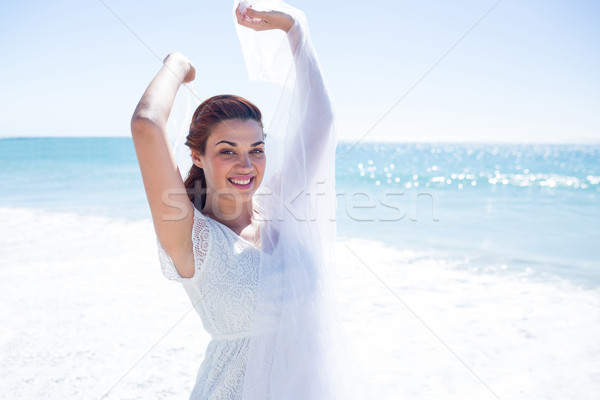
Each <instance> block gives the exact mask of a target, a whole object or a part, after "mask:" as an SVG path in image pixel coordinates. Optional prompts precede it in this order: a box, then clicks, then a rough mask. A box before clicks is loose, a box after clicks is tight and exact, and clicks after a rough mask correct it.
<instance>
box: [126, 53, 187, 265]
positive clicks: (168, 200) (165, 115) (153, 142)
mask: <svg viewBox="0 0 600 400" xmlns="http://www.w3.org/2000/svg"><path fill="white" fill-rule="evenodd" d="M194 77H195V69H194V66H193V65H192V63H191V62H190V61H189V60H188V59H187V58H186V57H185V56H183V55H182V54H180V53H171V54H169V55H168V56H167V58H166V59H165V61H164V63H163V66H162V68H161V69H160V71H159V72H158V73H157V74H156V76H155V77H154V79H153V80H152V82H151V83H150V85H148V88H147V89H146V91H145V92H144V95H143V96H142V98H141V100H140V101H139V103H138V105H137V107H136V109H135V112H134V113H133V117H132V118H131V135H132V137H133V143H134V146H135V152H136V155H137V159H138V163H139V165H140V170H141V173H142V179H143V181H144V188H145V190H146V197H147V198H148V204H149V205H150V211H151V213H152V221H153V223H154V230H155V231H156V236H157V238H158V240H159V242H160V244H161V246H162V247H163V249H164V250H165V251H166V253H167V254H168V255H169V256H170V257H171V259H172V260H173V263H174V264H175V265H176V268H177V271H178V272H179V274H180V275H181V276H182V277H191V276H193V275H194V256H193V249H192V238H191V233H192V226H193V222H194V209H193V206H192V204H191V202H190V201H189V198H188V196H187V194H186V191H185V186H184V184H183V180H182V179H181V175H180V173H179V169H178V168H177V163H176V162H175V158H174V156H173V151H172V150H171V147H170V145H169V141H168V138H167V120H168V119H169V114H170V113H171V108H172V107H173V101H174V100H175V95H176V94H177V90H178V89H179V86H180V85H181V84H182V83H186V82H190V81H192V80H193V79H194Z"/></svg>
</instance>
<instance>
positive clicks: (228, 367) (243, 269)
mask: <svg viewBox="0 0 600 400" xmlns="http://www.w3.org/2000/svg"><path fill="white" fill-rule="evenodd" d="M192 241H193V245H194V257H195V274H194V276H193V277H191V278H182V277H181V276H180V275H179V273H178V272H177V270H176V268H175V265H174V264H173V261H172V260H171V258H170V257H169V256H168V255H167V253H166V252H165V251H164V250H163V249H162V247H161V246H160V244H159V245H158V248H159V259H160V264H161V268H162V271H163V274H164V275H165V276H166V277H167V278H169V279H172V280H175V281H179V282H181V283H182V284H183V286H184V288H185V290H186V292H187V294H188V296H189V297H190V300H191V302H192V304H193V305H194V308H195V309H196V311H197V312H198V314H199V315H200V318H201V319H202V324H203V326H204V329H205V330H206V331H207V332H208V333H209V334H210V335H211V338H212V340H211V341H210V343H209V345H208V347H207V349H206V354H205V358H204V361H203V362H202V364H201V366H200V369H199V371H198V376H197V380H196V385H195V387H194V390H193V392H192V395H191V397H190V399H203V400H204V399H232V400H233V399H240V398H241V395H242V392H243V384H244V376H245V369H246V365H247V361H248V360H247V358H248V344H249V340H250V338H251V337H252V336H253V335H259V334H263V333H264V331H259V330H257V329H255V328H256V327H255V323H254V322H255V321H254V319H255V304H256V289H257V285H258V280H259V268H260V265H261V262H260V260H261V253H262V252H261V251H260V250H259V249H257V248H256V247H254V245H252V244H251V243H249V242H248V241H246V240H244V239H243V238H241V237H240V236H238V235H237V234H236V233H235V232H233V231H232V230H231V229H229V228H228V227H227V226H225V225H223V224H221V223H219V222H217V221H215V220H213V219H211V218H209V217H207V216H204V215H203V214H202V213H201V212H200V211H198V210H197V209H194V225H193V230H192ZM262 257H269V256H268V255H267V254H265V253H262ZM263 265H265V264H264V260H263ZM273 265H274V266H276V265H277V263H274V264H273ZM274 277H276V273H274ZM276 310H277V307H274V308H273V314H272V315H270V316H269V315H263V317H265V318H268V319H271V320H272V321H273V324H275V322H276V321H277V317H278V313H277V311H276ZM262 326H265V325H262ZM263 329H264V328H263Z"/></svg>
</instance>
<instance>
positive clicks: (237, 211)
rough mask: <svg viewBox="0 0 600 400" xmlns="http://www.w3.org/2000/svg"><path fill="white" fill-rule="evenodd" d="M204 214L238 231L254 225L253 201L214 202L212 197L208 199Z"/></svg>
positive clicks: (224, 200) (222, 200) (203, 209)
mask: <svg viewBox="0 0 600 400" xmlns="http://www.w3.org/2000/svg"><path fill="white" fill-rule="evenodd" d="M202 214H204V215H206V216H209V217H210V218H212V219H214V220H216V221H218V222H220V223H222V224H223V225H226V226H228V227H229V228H231V229H232V230H234V231H237V230H238V229H239V230H241V229H243V228H244V227H246V226H248V225H250V224H251V223H252V216H253V215H254V209H253V204H252V199H250V200H248V201H246V202H243V203H242V202H239V201H237V202H236V201H233V200H227V199H221V201H212V199H211V198H210V197H207V198H206V204H205V205H204V208H202ZM240 228H241V229H240Z"/></svg>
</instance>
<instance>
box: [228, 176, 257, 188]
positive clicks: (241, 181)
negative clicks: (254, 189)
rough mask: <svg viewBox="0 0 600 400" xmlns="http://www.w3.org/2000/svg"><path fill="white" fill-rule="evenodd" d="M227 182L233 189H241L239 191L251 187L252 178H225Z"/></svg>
mask: <svg viewBox="0 0 600 400" xmlns="http://www.w3.org/2000/svg"><path fill="white" fill-rule="evenodd" d="M227 180H228V181H229V182H230V183H231V184H232V185H233V186H235V187H238V188H241V189H247V188H249V187H250V186H252V181H254V177H253V176H250V177H241V176H238V177H235V178H227Z"/></svg>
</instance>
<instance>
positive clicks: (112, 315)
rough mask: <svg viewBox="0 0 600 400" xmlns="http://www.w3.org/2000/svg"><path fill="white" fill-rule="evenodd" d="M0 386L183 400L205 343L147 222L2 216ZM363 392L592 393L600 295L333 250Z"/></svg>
mask: <svg viewBox="0 0 600 400" xmlns="http://www.w3.org/2000/svg"><path fill="white" fill-rule="evenodd" d="M0 219H1V220H2V221H3V224H2V230H1V231H0V260H1V261H0V324H1V325H2V327H3V329H2V333H1V336H0V371H1V372H0V380H1V381H2V382H3V395H8V396H9V397H10V398H11V399H30V398H39V397H44V398H48V399H64V398H102V397H103V396H104V395H106V397H105V398H107V399H111V398H113V399H123V398H128V399H145V398H157V399H170V398H185V397H186V396H188V395H189V393H190V392H191V388H192V385H193V384H194V381H195V374H196V371H197V368H198V366H199V364H200V362H201V360H202V357H203V354H204V353H203V352H204V348H205V346H206V344H207V343H208V340H209V336H208V335H207V334H206V333H205V332H204V331H203V329H202V326H201V323H200V319H199V317H198V316H197V315H195V312H194V311H193V310H192V307H191V305H190V303H189V300H188V298H187V296H186V295H185V292H184V290H183V289H182V288H181V287H180V286H179V285H178V284H175V283H172V282H169V281H167V280H166V279H164V278H163V277H162V276H161V273H160V268H159V266H158V261H157V252H156V245H155V236H154V232H153V228H152V224H151V221H150V220H148V219H141V220H121V219H112V218H105V217H92V216H82V215H77V214H70V213H58V212H48V211H41V210H35V209H18V208H0ZM336 254H337V265H336V268H335V270H336V271H337V276H338V281H337V282H338V285H337V288H338V293H339V296H340V300H341V311H342V315H341V317H342V320H343V322H344V326H345V328H346V331H347V333H348V336H349V338H350V341H351V342H352V343H353V345H354V350H355V351H356V353H357V356H358V359H359V360H360V361H361V362H362V363H363V369H364V370H365V371H366V372H367V374H368V375H369V376H370V379H371V381H372V387H373V391H374V393H373V395H374V397H373V398H378V399H398V398H415V399H417V398H440V399H454V398H456V399H458V398H461V399H462V398H478V399H484V398H490V399H492V398H495V397H494V395H493V394H492V392H493V393H495V394H496V395H497V396H498V397H500V398H502V399H508V398H510V399H539V398H546V399H563V398H577V399H593V398H595V396H596V394H597V393H598V392H599V389H600V366H599V365H598V363H597V355H598V353H599V351H600V343H599V341H598V339H597V338H598V337H600V312H599V310H600V296H599V292H598V290H597V289H583V288H579V287H577V286H575V285H573V284H572V283H569V282H568V281H565V280H561V279H556V280H552V281H548V280H544V281H542V280H539V279H536V278H535V276H531V275H530V274H527V273H526V272H522V273H512V274H497V273H495V274H493V273H487V272H485V270H478V271H474V270H472V269H468V268H464V263H465V260H464V259H460V258H451V257H445V258H444V257H434V256H432V255H431V254H429V253H426V252H418V251H414V250H411V249H402V248H397V247H392V246H388V245H385V244H383V243H381V242H377V241H373V240H364V239H356V238H344V237H341V238H340V239H339V241H338V243H337V246H336Z"/></svg>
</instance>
